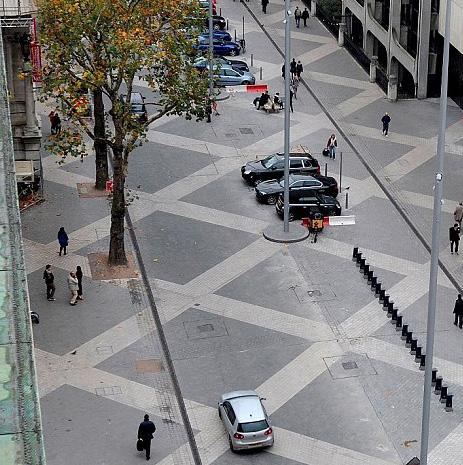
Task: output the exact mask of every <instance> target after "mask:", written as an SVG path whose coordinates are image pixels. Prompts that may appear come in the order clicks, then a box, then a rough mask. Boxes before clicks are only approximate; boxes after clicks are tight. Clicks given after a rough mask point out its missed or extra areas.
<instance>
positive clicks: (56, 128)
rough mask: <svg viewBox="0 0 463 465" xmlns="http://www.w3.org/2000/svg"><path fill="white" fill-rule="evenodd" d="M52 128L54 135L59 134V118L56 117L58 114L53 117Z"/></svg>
mask: <svg viewBox="0 0 463 465" xmlns="http://www.w3.org/2000/svg"><path fill="white" fill-rule="evenodd" d="M53 123H54V124H53V126H54V128H55V132H54V134H59V133H60V132H61V118H60V117H59V115H58V112H56V113H55V115H54V116H53Z"/></svg>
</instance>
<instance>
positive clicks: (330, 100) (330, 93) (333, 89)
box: [303, 67, 362, 111]
mask: <svg viewBox="0 0 463 465" xmlns="http://www.w3.org/2000/svg"><path fill="white" fill-rule="evenodd" d="M309 69H310V71H315V70H314V69H312V67H310V68H309ZM319 72H320V71H319ZM303 78H304V80H305V81H306V82H307V84H308V86H309V87H310V89H311V90H312V91H314V92H315V94H316V95H317V97H319V98H321V99H322V101H323V104H324V105H325V106H326V107H327V108H333V107H336V105H339V104H340V103H342V102H344V100H347V99H350V98H353V97H355V96H357V95H358V94H360V93H361V92H362V89H355V88H353V87H347V86H338V85H336V84H329V83H326V82H321V81H315V80H313V79H310V78H309V77H308V76H303ZM335 111H337V110H336V109H335Z"/></svg>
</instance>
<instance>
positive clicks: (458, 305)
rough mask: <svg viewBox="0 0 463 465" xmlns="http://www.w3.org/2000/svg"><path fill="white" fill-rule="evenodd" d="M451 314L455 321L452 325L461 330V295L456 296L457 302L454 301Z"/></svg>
mask: <svg viewBox="0 0 463 465" xmlns="http://www.w3.org/2000/svg"><path fill="white" fill-rule="evenodd" d="M453 314H454V315H455V320H454V321H453V324H454V325H455V326H456V325H457V323H458V327H459V328H460V329H462V326H463V300H462V299H461V294H458V297H457V300H456V301H455V307H454V309H453Z"/></svg>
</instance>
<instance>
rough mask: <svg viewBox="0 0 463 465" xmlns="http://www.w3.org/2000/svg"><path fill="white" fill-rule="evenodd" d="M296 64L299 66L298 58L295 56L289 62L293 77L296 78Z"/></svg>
mask: <svg viewBox="0 0 463 465" xmlns="http://www.w3.org/2000/svg"><path fill="white" fill-rule="evenodd" d="M296 66H297V63H296V59H295V58H293V60H292V61H291V63H290V64H289V72H290V73H291V79H294V77H295V76H296Z"/></svg>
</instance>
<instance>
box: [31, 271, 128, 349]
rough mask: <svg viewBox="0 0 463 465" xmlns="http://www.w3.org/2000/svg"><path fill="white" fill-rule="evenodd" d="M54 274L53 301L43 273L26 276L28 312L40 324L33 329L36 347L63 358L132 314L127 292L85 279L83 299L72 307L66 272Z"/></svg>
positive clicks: (55, 272)
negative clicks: (34, 313)
mask: <svg viewBox="0 0 463 465" xmlns="http://www.w3.org/2000/svg"><path fill="white" fill-rule="evenodd" d="M44 267H45V264H44ZM53 273H54V275H55V285H56V293H55V298H56V301H55V302H48V301H47V299H46V295H45V285H44V281H43V279H42V274H43V270H38V271H36V272H34V273H32V274H29V276H28V284H29V290H30V299H31V309H32V310H34V311H36V312H38V313H39V315H40V324H39V325H36V326H34V339H35V344H36V346H37V347H38V348H40V349H42V350H46V351H47V352H52V353H54V354H57V355H63V354H65V353H67V352H70V351H72V350H73V349H75V348H76V347H79V346H80V345H81V344H83V343H84V342H87V341H89V340H90V339H92V338H94V337H95V336H97V335H98V334H100V333H102V332H104V331H106V330H107V329H109V328H112V327H113V326H115V325H117V324H118V323H120V322H121V321H123V320H125V319H126V318H129V317H130V316H131V315H132V312H133V310H132V306H131V303H130V298H129V293H128V292H127V290H125V289H123V288H121V287H117V286H114V285H112V284H109V283H103V282H101V281H100V282H98V281H91V280H89V279H87V278H85V277H84V280H83V291H84V299H85V300H84V301H83V302H79V303H78V304H77V305H76V306H75V307H71V306H70V305H69V290H68V287H67V281H66V280H67V277H68V272H67V271H64V270H62V269H60V268H56V267H53Z"/></svg>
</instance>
